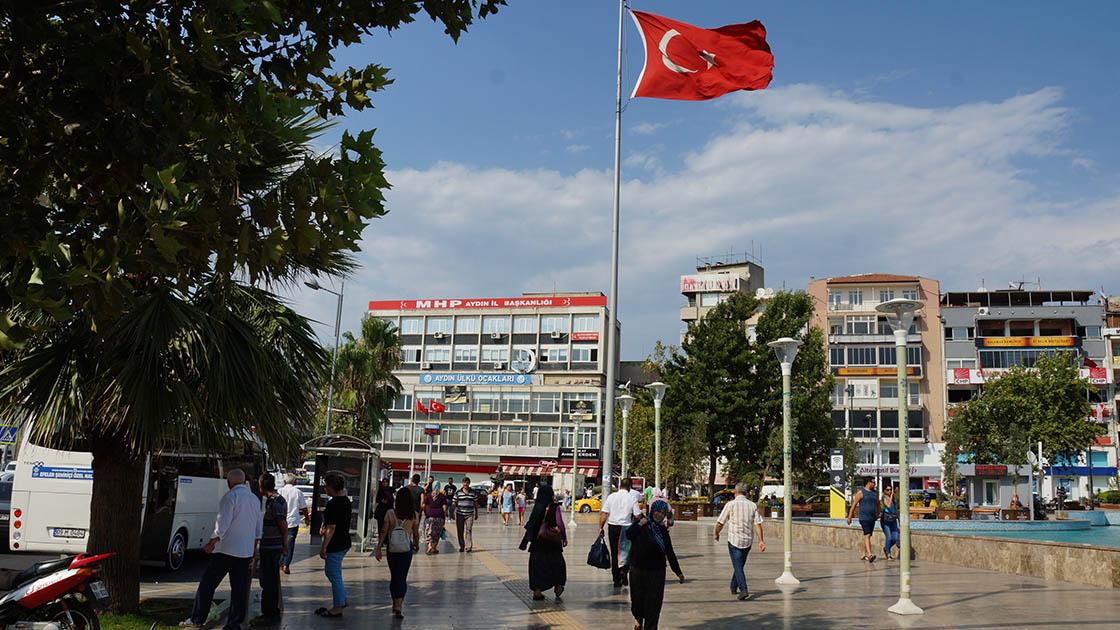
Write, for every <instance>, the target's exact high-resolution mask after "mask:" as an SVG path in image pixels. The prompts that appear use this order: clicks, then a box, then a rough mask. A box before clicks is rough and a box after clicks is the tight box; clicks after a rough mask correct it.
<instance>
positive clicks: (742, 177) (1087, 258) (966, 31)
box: [295, 0, 1120, 359]
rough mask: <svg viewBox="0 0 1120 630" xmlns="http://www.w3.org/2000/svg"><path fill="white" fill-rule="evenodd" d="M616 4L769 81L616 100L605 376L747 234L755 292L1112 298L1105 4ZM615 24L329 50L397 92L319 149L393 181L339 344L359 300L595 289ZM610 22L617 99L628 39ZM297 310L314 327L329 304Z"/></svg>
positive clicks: (538, 7)
mask: <svg viewBox="0 0 1120 630" xmlns="http://www.w3.org/2000/svg"><path fill="white" fill-rule="evenodd" d="M632 6H633V7H634V8H636V9H640V10H645V11H650V12H653V13H659V14H662V15H666V16H668V17H672V18H674V19H678V20H681V21H685V22H690V23H693V24H696V25H698V26H709V27H714V26H719V25H723V24H729V23H735V22H746V21H749V20H752V19H759V20H762V22H763V23H764V24H765V25H766V27H767V31H768V40H769V41H770V44H771V47H772V48H773V51H774V55H775V59H776V66H775V71H774V81H773V83H772V84H771V87H770V89H768V90H766V91H764V92H754V93H739V94H735V95H729V96H727V97H724V98H721V99H717V100H715V101H710V102H703V103H696V102H678V101H659V100H652V99H637V100H635V101H632V102H630V103H629V104H628V106H627V108H626V111H625V113H624V116H623V126H624V133H623V157H624V159H625V166H624V168H623V179H624V182H625V185H624V189H623V198H622V211H623V232H622V237H623V246H622V264H623V272H622V293H621V302H620V309H619V311H620V317H621V319H622V321H623V326H624V329H623V357H624V358H627V359H636V358H642V357H644V356H645V355H646V354H647V353H648V351H649V349H650V348H651V347H652V345H653V343H654V341H655V340H657V339H663V340H666V341H675V339H676V336H677V333H678V330H679V322H678V321H677V318H678V307H679V305H680V303H681V296H680V294H679V293H678V292H677V276H679V275H680V274H681V273H685V272H687V271H688V270H689V268H690V266H692V265H693V264H694V259H695V257H696V256H705V255H712V254H719V253H724V252H727V251H729V250H736V251H739V250H743V249H746V248H749V247H750V243H751V241H753V242H754V243H755V245H756V247H760V248H761V252H762V257H763V261H764V265H765V267H766V280H767V284H768V285H770V286H774V287H781V286H782V285H783V283H784V284H785V286H787V287H790V288H803V287H804V286H805V283H806V281H807V279H808V277H809V276H810V275H815V276H817V277H822V276H830V275H841V274H847V273H859V272H870V271H885V272H895V273H917V274H921V275H925V276H929V277H933V278H937V279H939V280H941V281H942V286H943V288H945V289H968V288H975V286H977V285H978V284H979V282H980V280H981V278H983V279H984V280H985V282H986V284H987V285H988V286H989V287H998V286H1003V285H1005V283H1006V282H1008V281H1010V280H1018V279H1022V278H1026V279H1028V280H1033V279H1035V278H1041V280H1042V283H1043V285H1044V286H1047V287H1051V288H1057V287H1059V286H1062V287H1068V286H1074V287H1076V288H1089V289H1099V288H1101V287H1102V286H1103V287H1104V288H1105V289H1106V290H1109V291H1120V286H1117V285H1116V283H1115V281H1114V280H1112V279H1111V278H1112V274H1111V273H1110V272H1111V271H1112V270H1113V269H1114V268H1115V266H1116V263H1117V262H1120V260H1118V259H1120V245H1117V243H1118V242H1120V241H1118V239H1120V227H1118V226H1120V223H1118V222H1117V221H1116V220H1115V217H1116V216H1117V215H1118V214H1120V181H1118V178H1117V176H1116V172H1117V166H1118V162H1120V148H1118V146H1120V144H1118V143H1117V142H1116V139H1117V138H1118V137H1120V133H1118V132H1120V122H1118V119H1117V116H1116V115H1115V113H1116V112H1118V111H1120V80H1118V79H1120V70H1118V68H1117V66H1116V63H1115V62H1116V60H1117V58H1118V57H1120V54H1118V53H1120V44H1117V41H1118V38H1116V36H1115V33H1114V26H1115V23H1116V18H1117V17H1120V5H1116V4H1115V3H1107V2H1097V3H1077V4H1071V5H1062V6H1060V8H1059V7H1058V5H1054V4H1053V3H1043V2H1016V3H963V2H941V3H923V4H917V3H906V4H901V3H870V2H864V3H854V2H847V3H813V4H810V3H789V2H759V3H745V2H717V1H708V2H679V1H678V2H652V1H651V2H634V3H633V5H632ZM616 11H617V5H615V4H613V3H612V2H609V1H598V2H591V1H588V0H567V1H565V2H563V3H560V2H548V3H546V2H528V1H525V0H512V1H511V3H510V6H508V7H505V8H504V9H502V10H501V11H500V12H499V13H498V14H497V15H496V16H492V17H490V18H488V19H487V20H485V21H483V22H481V23H479V24H477V25H476V26H475V27H473V28H472V29H471V30H470V31H469V32H468V33H466V34H465V35H464V36H463V37H462V38H461V39H460V41H459V43H458V44H455V43H452V42H451V41H450V40H449V39H448V38H447V37H446V36H444V35H443V34H442V33H441V31H440V29H439V28H438V27H437V26H436V25H434V24H433V23H431V22H430V21H428V20H427V18H426V17H425V18H421V19H420V20H418V21H417V23H416V24H413V25H410V26H406V27H405V28H403V29H401V30H399V31H396V32H394V33H393V34H392V35H386V34H384V33H378V34H375V35H374V36H373V37H371V38H369V40H368V41H366V42H364V43H363V44H362V45H360V46H355V47H352V48H350V49H347V50H345V51H342V53H341V54H340V55H339V56H338V57H339V63H340V64H348V65H360V64H364V63H367V62H369V61H376V62H378V63H382V64H384V65H387V66H389V67H391V68H392V73H391V75H392V76H393V77H394V78H395V79H396V83H395V84H394V85H392V86H390V87H389V88H388V90H387V91H385V92H383V93H382V94H380V95H378V96H377V97H376V98H375V104H376V108H375V109H372V110H368V111H366V112H362V113H360V114H352V115H350V116H348V117H347V118H346V119H345V121H344V122H343V123H342V125H341V126H340V127H339V128H338V129H336V130H335V131H334V132H333V136H337V134H338V133H339V132H340V130H341V128H348V129H352V130H359V129H366V128H377V129H378V132H377V135H376V138H377V141H378V145H379V146H380V147H381V148H382V150H383V151H384V153H385V159H386V161H387V163H388V165H389V169H390V173H389V179H390V181H391V182H392V183H393V185H394V189H393V190H392V191H391V192H390V193H389V195H388V203H389V207H390V214H389V216H387V217H386V218H385V219H383V220H380V221H378V222H376V223H374V224H373V225H372V226H371V227H370V228H368V229H367V231H366V234H365V241H364V244H363V253H362V255H361V257H360V258H361V261H362V263H363V269H362V270H361V271H360V272H359V273H358V274H356V275H355V277H353V278H351V279H350V280H349V281H348V289H347V294H348V299H347V308H346V311H345V315H344V320H343V327H344V329H353V328H355V327H356V324H357V321H358V318H359V317H360V316H361V314H362V312H363V309H364V305H365V303H366V302H367V301H368V300H369V299H375V298H382V299H384V298H398V297H399V298H411V297H455V296H483V295H485V296H499V295H506V294H511V295H514V294H518V293H520V292H521V291H532V290H537V291H548V290H553V289H557V290H600V291H603V292H604V293H605V292H606V290H607V282H608V278H607V264H608V255H609V250H608V247H609V220H610V202H611V198H610V175H611V173H610V168H611V155H612V153H611V152H612V142H613V135H612V134H613V109H612V108H613V99H614V81H615V77H614V71H615V61H614V60H615V45H616V42H615V33H616V28H617V22H616V15H617V14H616ZM624 28H625V36H626V42H627V44H626V48H627V50H626V55H625V58H626V64H625V65H626V71H625V75H624V86H625V87H624V89H625V91H626V92H627V93H629V90H630V89H631V88H632V87H633V82H634V80H635V79H636V77H637V75H638V72H639V71H640V69H641V66H642V46H641V42H640V40H639V39H638V38H637V34H636V31H635V29H634V26H633V25H632V23H630V21H629V19H627V22H626V24H625V25H624ZM334 140H335V137H327V138H324V139H323V143H324V144H327V145H329V144H331V143H332V142H333V141H334ZM295 297H296V301H297V304H298V306H299V308H300V309H301V310H302V311H304V312H306V313H307V314H309V315H311V316H312V317H314V318H316V319H319V320H322V321H330V320H331V318H332V315H333V312H332V309H333V303H332V302H330V301H329V300H324V299H321V297H327V296H323V295H322V294H319V295H313V294H309V292H305V293H302V294H298V295H297V296H295Z"/></svg>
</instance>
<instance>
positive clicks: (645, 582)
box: [626, 499, 684, 630]
mask: <svg viewBox="0 0 1120 630" xmlns="http://www.w3.org/2000/svg"><path fill="white" fill-rule="evenodd" d="M668 513H669V504H668V503H666V502H665V501H663V500H661V499H657V500H655V501H654V502H653V505H651V506H650V508H649V516H646V515H642V517H641V518H640V519H639V520H638V521H637V522H635V523H633V524H632V525H630V527H629V528H627V529H626V538H627V539H629V540H630V614H632V615H634V630H657V621H658V619H659V618H660V617H661V603H662V601H663V600H664V599H665V563H666V561H667V562H668V563H669V566H670V567H672V569H673V573H676V574H677V579H679V580H680V581H681V583H684V573H683V572H681V565H680V564H679V563H678V562H677V554H676V553H674V552H673V540H672V538H670V537H669V528H668V527H667V525H666V519H667V517H668Z"/></svg>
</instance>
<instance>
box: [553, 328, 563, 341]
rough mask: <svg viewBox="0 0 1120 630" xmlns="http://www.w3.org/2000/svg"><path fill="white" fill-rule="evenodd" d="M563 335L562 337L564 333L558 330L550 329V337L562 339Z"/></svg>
mask: <svg viewBox="0 0 1120 630" xmlns="http://www.w3.org/2000/svg"><path fill="white" fill-rule="evenodd" d="M563 337H564V333H562V332H560V331H559V330H554V331H552V338H553V339H562V338H563Z"/></svg>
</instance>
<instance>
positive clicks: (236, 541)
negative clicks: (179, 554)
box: [179, 468, 264, 630]
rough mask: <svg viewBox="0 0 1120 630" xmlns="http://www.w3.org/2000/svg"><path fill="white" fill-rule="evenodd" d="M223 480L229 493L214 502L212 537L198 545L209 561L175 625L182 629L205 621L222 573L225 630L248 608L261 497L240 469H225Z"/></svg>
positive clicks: (235, 628)
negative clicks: (185, 614)
mask: <svg viewBox="0 0 1120 630" xmlns="http://www.w3.org/2000/svg"><path fill="white" fill-rule="evenodd" d="M226 483H227V484H228V485H229V492H227V493H226V494H225V496H223V497H222V501H221V503H219V504H218V518H217V522H216V523H215V525H214V536H213V538H211V539H210V542H208V543H206V545H205V546H204V547H203V548H202V550H203V551H204V552H206V553H208V554H210V562H209V564H207V565H206V570H205V571H204V572H203V574H202V578H201V579H200V580H199V581H198V590H197V591H196V592H195V594H194V609H193V610H192V612H191V618H190V619H188V620H186V621H184V622H182V623H181V624H179V625H180V626H181V627H184V628H201V627H202V625H203V624H204V623H206V616H207V615H209V614H210V604H211V603H212V602H213V601H214V591H215V590H217V588H218V585H219V584H221V583H222V580H224V579H225V577H226V574H229V589H230V603H229V615H228V616H227V617H226V625H225V626H224V628H225V630H241V624H242V623H243V622H244V621H245V615H246V613H247V612H248V610H249V580H250V579H251V575H250V567H251V566H252V563H253V555H254V554H255V553H256V549H257V541H259V540H260V539H261V531H262V529H263V527H264V519H263V517H262V516H261V500H260V498H259V497H257V495H255V494H253V492H252V491H251V490H249V486H248V485H246V484H245V472H244V471H242V470H239V469H236V468H235V469H233V470H231V471H229V473H228V474H227V475H226Z"/></svg>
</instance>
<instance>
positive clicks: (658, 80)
mask: <svg viewBox="0 0 1120 630" xmlns="http://www.w3.org/2000/svg"><path fill="white" fill-rule="evenodd" d="M630 15H631V16H632V17H633V18H634V23H635V24H637V25H638V30H640V31H641V32H642V43H643V44H645V49H646V63H645V67H643V68H642V74H641V76H639V77H638V84H637V85H635V86H634V94H633V96H635V97H638V96H648V97H651V98H671V99H679V100H685V101H704V100H707V99H710V98H716V97H719V96H723V95H724V94H727V93H728V92H734V91H735V90H761V89H764V88H765V87H766V86H768V85H770V79H771V78H772V72H773V70H774V55H772V54H770V46H769V45H768V44H767V43H766V27H764V26H762V22H759V21H758V20H755V21H753V22H750V23H748V24H730V25H728V26H721V27H719V28H714V29H706V28H700V27H698V26H692V25H691V24H685V23H684V22H677V21H676V20H670V19H669V18H666V17H661V16H660V15H654V14H652V13H645V12H642V11H631V12H630Z"/></svg>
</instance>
